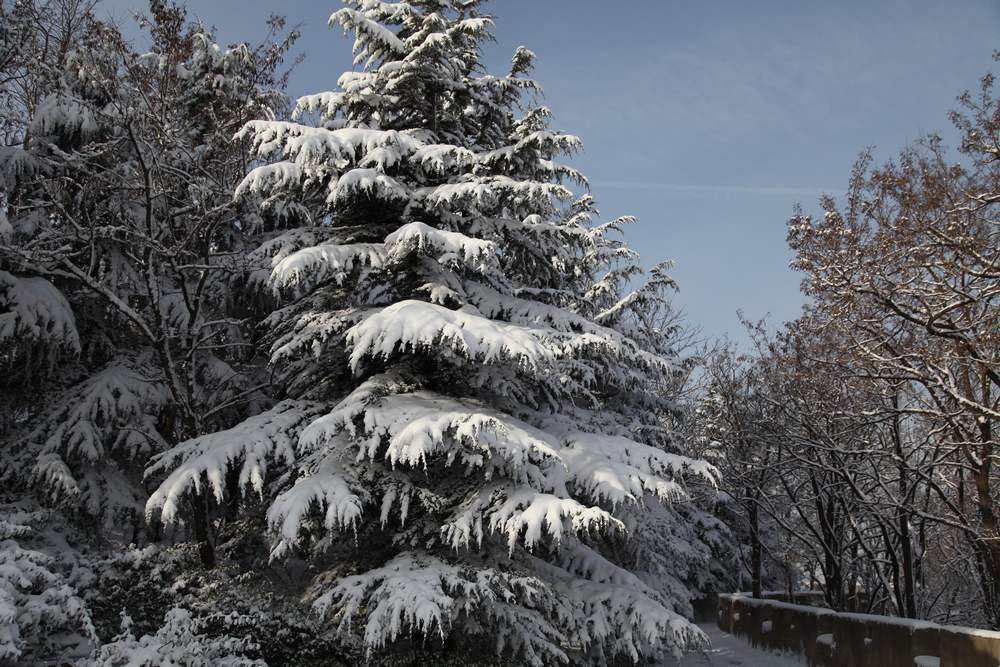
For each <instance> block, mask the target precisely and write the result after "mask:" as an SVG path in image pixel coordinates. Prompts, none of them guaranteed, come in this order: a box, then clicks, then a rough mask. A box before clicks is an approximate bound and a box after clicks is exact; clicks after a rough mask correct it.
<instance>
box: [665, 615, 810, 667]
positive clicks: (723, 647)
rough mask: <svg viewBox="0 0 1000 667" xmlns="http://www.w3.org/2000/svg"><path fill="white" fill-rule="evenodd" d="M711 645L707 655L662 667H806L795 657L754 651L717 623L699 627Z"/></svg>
mask: <svg viewBox="0 0 1000 667" xmlns="http://www.w3.org/2000/svg"><path fill="white" fill-rule="evenodd" d="M698 627H699V628H701V629H702V630H703V631H704V632H705V634H707V635H708V638H709V639H710V640H711V642H712V646H711V648H709V649H707V650H706V651H705V652H704V653H693V654H691V655H688V656H685V657H684V658H683V659H681V661H680V662H677V661H676V660H673V659H668V660H666V661H664V662H663V663H662V667H803V665H804V664H805V662H804V661H800V660H799V659H797V658H796V657H794V656H784V655H777V654H774V653H768V652H767V651H763V650H760V649H755V648H752V647H751V646H750V644H749V643H748V642H746V641H745V640H743V639H740V638H739V637H734V636H733V635H730V634H728V633H725V632H723V631H722V630H720V629H719V627H718V626H717V625H716V624H715V623H700V624H699V625H698Z"/></svg>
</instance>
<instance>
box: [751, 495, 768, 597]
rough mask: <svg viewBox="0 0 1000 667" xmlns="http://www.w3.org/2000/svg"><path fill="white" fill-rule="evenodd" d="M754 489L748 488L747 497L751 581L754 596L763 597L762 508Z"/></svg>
mask: <svg viewBox="0 0 1000 667" xmlns="http://www.w3.org/2000/svg"><path fill="white" fill-rule="evenodd" d="M752 494H753V489H750V488H748V489H747V499H748V500H749V507H748V508H747V513H748V515H749V519H750V583H751V586H752V587H753V596H754V597H755V598H762V597H764V595H763V593H764V592H763V590H762V588H763V587H762V584H761V578H762V577H761V570H762V569H763V568H762V564H761V546H760V510H759V508H758V507H757V497H756V496H754V495H752Z"/></svg>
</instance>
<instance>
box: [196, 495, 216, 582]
mask: <svg viewBox="0 0 1000 667" xmlns="http://www.w3.org/2000/svg"><path fill="white" fill-rule="evenodd" d="M191 506H192V507H191V524H192V528H193V529H194V539H195V541H196V542H198V555H199V556H200V557H201V564H202V566H204V567H205V569H208V570H210V569H212V568H213V567H215V547H213V546H212V542H211V540H210V539H209V534H208V507H207V506H206V504H205V496H204V494H202V493H192V494H191Z"/></svg>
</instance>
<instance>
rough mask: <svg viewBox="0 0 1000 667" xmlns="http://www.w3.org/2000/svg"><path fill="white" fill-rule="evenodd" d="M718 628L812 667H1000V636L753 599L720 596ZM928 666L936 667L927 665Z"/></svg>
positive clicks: (926, 623)
mask: <svg viewBox="0 0 1000 667" xmlns="http://www.w3.org/2000/svg"><path fill="white" fill-rule="evenodd" d="M718 624H719V627H720V628H721V629H722V630H724V631H726V632H729V633H732V634H734V635H737V636H740V637H744V638H745V639H747V640H748V641H749V642H750V643H751V644H752V645H754V646H759V647H763V648H766V649H770V650H775V651H788V652H792V653H797V654H800V655H804V656H805V658H806V662H807V664H809V665H810V666H811V667H914V666H915V665H919V664H921V662H918V661H917V660H916V658H917V657H918V656H929V657H931V658H939V659H940V663H939V664H940V667H998V666H1000V632H990V631H987V630H974V629H971V628H959V627H955V626H947V625H937V624H935V623H928V622H925V621H912V620H909V619H902V618H892V617H889V616H872V615H868V614H843V613H836V612H833V611H830V610H829V609H824V608H821V607H809V606H803V605H794V604H788V603H786V602H781V601H777V600H773V599H770V600H769V599H764V600H756V599H753V598H751V597H750V596H748V595H743V594H734V595H720V596H719V616H718ZM923 664H934V663H933V661H923Z"/></svg>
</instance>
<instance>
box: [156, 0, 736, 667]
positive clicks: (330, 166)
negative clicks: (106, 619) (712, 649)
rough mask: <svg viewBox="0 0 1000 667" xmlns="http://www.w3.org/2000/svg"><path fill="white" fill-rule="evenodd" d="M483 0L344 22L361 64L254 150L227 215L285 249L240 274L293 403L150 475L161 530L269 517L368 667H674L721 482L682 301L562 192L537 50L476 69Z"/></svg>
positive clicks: (382, 7)
mask: <svg viewBox="0 0 1000 667" xmlns="http://www.w3.org/2000/svg"><path fill="white" fill-rule="evenodd" d="M479 4H480V3H479V2H477V1H475V0H471V1H470V0H461V1H460V0H421V1H416V2H399V3H387V2H378V1H375V0H356V1H352V2H348V7H347V8H344V9H341V10H340V11H337V12H336V13H334V14H333V16H332V17H331V23H332V24H335V25H339V26H342V27H343V28H344V29H345V30H347V31H353V32H354V34H355V36H356V42H355V52H356V59H355V61H356V64H358V65H359V66H361V68H360V70H359V71H351V72H347V73H345V74H344V75H343V76H342V77H341V78H340V79H339V81H338V89H337V90H336V91H334V92H326V93H320V94H317V95H310V96H307V97H304V98H302V99H301V100H299V102H298V105H297V108H296V112H295V118H294V120H293V121H276V120H273V119H271V118H265V119H262V120H257V121H251V122H249V123H247V124H246V125H245V126H244V127H243V129H242V130H241V132H240V133H239V135H238V136H239V137H240V138H244V139H248V140H250V141H251V142H252V144H253V147H254V150H255V151H256V154H257V156H259V157H260V158H261V159H262V160H264V161H265V162H264V163H262V164H259V165H258V166H256V167H255V168H254V169H253V170H251V171H250V173H249V174H248V175H247V176H246V178H245V179H244V180H243V182H242V183H241V185H240V186H239V187H238V188H237V191H236V195H237V197H238V198H239V200H240V201H243V202H255V203H256V204H257V205H259V206H260V207H261V210H262V211H263V212H264V214H265V216H266V217H268V218H270V219H275V220H280V221H281V222H282V223H283V224H284V225H286V226H287V227H288V229H287V231H286V232H285V233H283V234H281V235H279V236H277V237H275V238H274V239H273V240H270V241H269V242H268V243H266V244H264V245H263V246H262V247H261V248H260V249H259V250H257V251H255V252H254V253H253V254H252V256H253V257H254V258H255V260H254V261H256V258H268V259H269V260H270V265H271V266H270V272H269V275H266V276H264V275H262V274H260V273H258V274H254V276H253V277H252V279H251V285H254V286H258V287H260V288H261V289H262V290H264V291H269V293H270V294H269V296H270V298H273V299H274V300H275V303H276V308H275V310H274V312H273V313H272V314H271V315H270V317H268V319H267V320H266V323H265V324H266V327H267V331H268V336H269V340H270V342H271V362H272V366H273V369H274V373H275V381H276V383H277V384H278V385H279V386H280V388H281V389H280V390H281V391H282V392H283V393H284V395H285V397H286V400H285V401H283V402H282V403H280V404H278V405H277V406H276V407H274V408H273V409H271V410H269V411H266V412H264V413H262V414H260V415H257V416H255V417H252V418H251V419H249V420H247V421H245V422H243V423H242V424H240V425H237V426H235V427H234V428H232V429H230V430H226V431H221V432H218V433H214V434H211V435H208V436H199V437H195V438H191V439H189V440H187V441H186V442H183V443H181V444H179V445H178V446H177V447H175V448H173V449H171V450H169V451H167V452H165V453H164V454H161V455H158V456H157V457H155V458H154V461H153V463H152V465H151V467H150V468H149V470H148V471H147V472H148V474H149V475H150V476H159V475H165V479H163V481H162V483H161V484H160V485H159V487H158V489H157V490H156V491H155V492H154V493H153V495H152V497H151V498H150V500H149V502H148V504H147V512H148V516H149V517H150V518H151V519H156V520H161V519H162V520H163V521H165V522H167V523H174V522H178V521H183V520H187V521H191V522H193V523H198V522H203V523H205V522H206V518H207V519H214V518H216V517H218V516H219V511H220V510H221V509H222V508H231V507H232V506H233V505H234V503H237V502H242V503H243V504H244V506H245V507H247V508H253V507H254V506H255V505H256V502H257V501H256V500H255V498H258V497H263V499H264V501H265V502H266V503H267V510H266V511H267V521H268V524H269V526H270V527H271V529H272V531H273V534H274V544H273V550H272V553H271V555H272V558H274V559H279V560H280V559H288V558H294V559H301V558H306V559H308V562H309V567H310V570H309V572H310V574H311V575H312V577H311V579H312V583H311V585H310V586H309V589H308V591H307V597H308V598H309V599H311V600H312V602H313V606H314V608H315V609H316V610H317V611H318V612H319V613H320V614H322V615H325V616H327V617H329V618H330V619H332V621H333V622H334V623H336V626H337V627H338V628H339V629H340V630H341V631H343V632H344V633H345V634H347V635H350V636H354V637H356V638H357V641H359V642H360V643H362V644H363V645H364V647H365V648H366V649H367V651H368V653H369V655H370V656H377V655H379V656H391V655H392V654H394V653H400V654H402V655H405V656H409V658H410V659H412V657H413V655H414V651H421V650H422V651H430V652H437V651H444V652H446V653H447V654H448V655H449V656H451V657H454V658H456V659H461V658H462V656H463V655H464V656H465V657H466V658H470V657H478V658H479V659H482V657H483V653H482V650H483V649H484V648H485V649H486V650H487V652H488V653H487V655H488V654H489V653H494V654H495V655H496V656H497V658H499V659H504V660H515V661H517V662H519V663H524V664H532V665H544V664H557V663H566V662H574V663H581V662H591V663H595V664H607V663H611V662H615V661H619V660H624V661H632V662H638V661H639V660H641V659H645V658H647V657H650V656H655V655H657V654H659V653H661V652H663V651H672V652H674V653H676V652H678V651H679V650H680V649H682V648H683V647H685V646H690V645H692V644H696V643H698V642H700V641H701V640H702V637H701V634H700V632H699V631H698V630H697V629H696V628H695V627H694V626H693V625H691V624H690V623H689V622H688V621H686V620H685V618H684V616H683V613H684V612H685V611H687V610H688V609H689V607H688V601H689V598H690V596H691V590H690V586H691V585H693V584H692V581H693V580H694V579H696V578H697V575H695V574H694V570H695V569H697V567H696V566H697V565H699V564H703V563H704V561H705V560H706V559H707V558H709V556H710V548H709V546H708V545H707V544H706V543H705V542H704V539H705V535H707V534H709V533H711V532H712V531H713V530H717V527H716V526H713V525H708V523H705V522H709V521H711V520H710V518H709V517H708V515H706V514H703V513H701V512H699V511H698V510H697V508H696V507H694V506H693V504H692V501H691V500H690V493H691V489H692V488H694V487H698V486H704V485H707V486H708V487H711V486H712V485H713V484H714V480H715V475H716V473H715V470H714V469H713V468H712V467H711V466H709V465H708V464H706V463H704V462H702V461H699V460H695V459H691V458H687V457H685V456H683V455H682V452H681V451H680V448H681V443H678V442H675V441H674V439H673V437H672V434H671V430H670V428H669V425H668V423H667V422H668V421H669V415H670V414H671V413H672V411H673V410H674V408H675V407H676V406H675V405H674V404H673V396H674V390H675V389H676V386H677V383H678V381H679V376H680V375H681V374H682V373H681V364H680V361H679V360H678V358H677V357H676V354H675V353H674V351H673V350H672V349H671V343H670V341H669V337H668V332H667V331H664V330H663V328H662V327H659V326H658V325H657V324H656V322H655V320H654V319H651V318H650V316H649V315H650V313H651V312H654V311H655V310H656V309H657V308H658V307H661V306H662V305H663V304H664V303H666V300H667V298H668V296H669V291H670V289H671V288H672V286H673V284H672V282H671V281H670V279H669V277H668V276H667V275H666V268H665V267H657V268H656V269H654V270H653V271H652V272H651V274H650V277H649V279H648V280H647V281H645V282H643V283H639V284H640V286H639V287H638V288H636V289H629V286H630V285H633V284H635V283H638V274H639V273H640V268H639V265H638V258H637V255H636V253H635V252H634V251H633V250H632V249H630V248H629V247H628V246H627V245H625V244H624V243H623V242H621V241H620V240H617V239H616V238H615V235H616V234H617V233H618V232H620V231H621V228H622V226H623V225H624V224H626V223H627V222H629V221H630V220H629V219H628V218H622V219H618V220H614V221H612V222H608V223H603V224H598V223H596V222H595V220H596V216H597V211H596V208H595V204H594V201H593V200H592V199H591V198H590V197H589V196H583V197H582V198H574V195H573V192H572V190H571V189H570V186H573V185H578V186H582V185H585V184H586V180H585V179H584V177H583V176H582V175H581V174H579V173H578V172H576V171H575V170H573V169H572V168H570V167H568V166H566V165H564V164H561V163H560V162H558V161H557V160H558V158H559V157H560V156H566V155H569V154H572V153H573V152H575V151H576V150H578V149H579V148H580V140H579V139H577V138H576V137H574V136H572V135H567V134H563V133H561V132H557V131H555V130H553V129H551V127H550V114H549V111H548V110H547V109H545V108H544V107H539V106H532V105H531V101H532V99H533V98H532V95H533V93H534V92H535V91H536V90H537V86H536V84H535V83H534V82H533V81H532V80H531V79H530V78H528V74H529V73H530V70H531V67H532V60H533V54H532V53H531V52H530V51H528V50H526V49H523V48H521V49H518V50H517V51H516V53H515V54H514V56H513V59H512V63H511V70H510V72H509V73H508V74H507V75H505V76H501V77H497V76H492V75H489V74H488V73H486V72H485V71H484V69H483V67H482V64H481V46H482V44H483V43H484V41H486V40H488V39H489V38H490V32H489V30H490V28H491V26H492V21H491V19H490V18H489V17H488V16H486V15H483V14H481V13H480V12H479V9H478V5H479ZM206 493H207V496H208V498H207V501H208V504H207V509H205V507H206V506H205V505H204V504H202V503H203V501H202V500H200V499H202V498H203V497H204V496H205V495H206ZM193 499H194V500H196V503H194V504H193V503H192V500H193ZM192 507H193V508H194V509H193V510H192ZM699 521H702V524H701V527H698V526H697V523H698V522H699ZM210 525H211V524H210ZM210 542H211V536H210V535H208V536H206V537H205V539H204V540H203V546H206V545H207V546H209V547H210ZM654 554H655V555H654Z"/></svg>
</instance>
